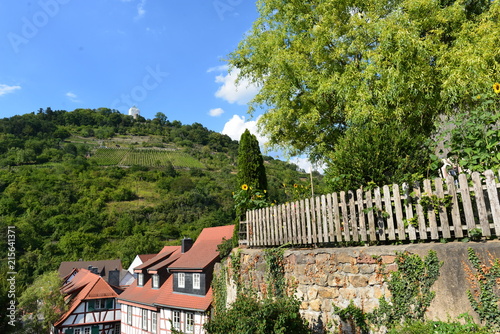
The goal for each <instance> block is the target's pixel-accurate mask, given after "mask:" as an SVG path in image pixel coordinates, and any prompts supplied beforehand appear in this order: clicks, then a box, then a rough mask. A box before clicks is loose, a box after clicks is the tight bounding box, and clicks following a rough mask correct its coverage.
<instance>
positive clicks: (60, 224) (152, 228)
mask: <svg viewBox="0 0 500 334" xmlns="http://www.w3.org/2000/svg"><path fill="white" fill-rule="evenodd" d="M116 143H119V144H116ZM105 145H107V148H104V147H103V146H105ZM117 146H119V147H117ZM99 150H115V151H131V152H135V153H134V154H136V155H137V156H138V157H140V158H138V159H136V160H135V161H136V162H137V164H132V165H118V164H117V163H116V161H115V163H113V162H108V163H103V162H102V157H103V156H102V155H99V153H98V152H99ZM158 152H164V153H167V154H169V155H170V156H174V155H175V156H177V157H181V158H182V159H177V160H176V159H171V160H172V161H170V160H168V159H165V161H163V162H159V163H156V161H157V160H158V159H157V158H147V157H148V156H149V155H151V154H152V153H155V154H158ZM96 153H97V154H96ZM237 154H238V142H237V141H234V140H231V139H230V138H229V137H228V136H226V135H221V134H220V133H216V132H214V131H211V130H208V129H206V128H205V127H203V126H202V125H201V124H197V123H195V124H192V125H183V124H181V123H180V122H179V121H172V122H170V121H168V120H166V117H165V115H162V114H161V115H157V117H156V118H154V119H152V120H147V119H144V118H142V117H139V118H138V119H133V118H132V117H131V116H128V115H123V114H121V113H119V112H117V111H113V110H109V109H104V108H102V109H97V110H91V109H77V110H74V111H70V112H68V111H64V110H56V111H53V110H51V109H50V108H47V109H45V110H42V109H40V110H39V111H38V112H37V113H29V114H25V115H20V116H14V117H11V118H4V119H0V166H1V167H0V221H1V224H2V226H1V231H2V235H3V237H2V238H3V240H7V236H6V233H7V227H8V226H15V232H16V233H15V235H16V239H15V248H16V251H15V261H16V271H17V275H16V288H17V294H18V295H20V294H21V293H22V291H23V290H24V289H26V287H27V286H29V285H30V283H32V282H33V280H34V279H35V278H36V277H37V276H39V275H41V274H43V273H45V272H47V271H50V270H55V269H57V268H58V266H59V264H60V262H61V261H75V260H78V259H83V260H92V259H95V260H101V259H117V258H118V259H121V260H122V262H123V266H124V268H126V267H127V266H128V265H129V264H130V262H131V261H132V259H133V258H134V257H135V256H136V255H137V254H149V253H156V252H158V250H159V249H161V247H162V246H164V245H169V244H171V245H175V244H179V242H180V239H181V238H183V237H191V238H196V237H197V235H198V234H199V232H200V231H201V230H202V229H203V228H204V227H210V226H219V225H227V224H232V223H234V222H235V218H236V214H235V210H234V206H235V202H234V199H233V193H234V192H235V191H237V190H239V189H240V185H238V181H237V177H236V176H237ZM167 156H168V155H167ZM96 157H100V158H99V159H100V160H99V159H97V158H96ZM151 159H153V160H151ZM155 159H156V160H155ZM141 161H144V162H143V163H142V164H140V162H141ZM147 161H153V162H152V163H147ZM264 161H265V163H264V164H265V166H266V173H267V178H268V182H269V186H268V189H269V191H268V193H269V201H273V202H276V203H282V202H285V201H288V200H292V199H294V198H295V196H297V195H299V194H297V193H296V192H295V193H293V192H292V193H289V192H288V193H287V192H286V185H287V184H289V185H296V186H297V187H298V186H299V185H300V188H298V189H304V191H309V190H307V189H309V183H310V176H309V174H305V173H304V172H303V171H299V170H298V168H297V166H296V165H293V164H289V163H287V162H283V161H280V160H276V159H274V158H272V157H269V156H264ZM193 166H195V167H193ZM313 179H314V183H315V184H314V190H315V191H316V192H318V193H319V192H321V191H324V187H323V178H322V176H321V175H320V174H318V173H314V174H313ZM294 189H295V188H294ZM0 247H1V250H0V251H1V253H2V254H4V256H5V255H6V254H7V253H8V252H7V247H8V245H7V243H5V242H4V243H2V244H1V246H0ZM6 265H7V261H6V259H4V261H2V266H4V268H2V271H1V275H2V276H3V277H1V282H2V286H1V294H0V298H1V299H2V300H1V304H2V305H5V303H6V302H7V289H8V287H7V281H6V276H5V275H6V274H5V273H6V272H7V271H8V270H6V269H7V268H6ZM1 320H2V324H5V320H6V319H5V318H3V319H1Z"/></svg>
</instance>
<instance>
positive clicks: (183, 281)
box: [177, 273, 186, 288]
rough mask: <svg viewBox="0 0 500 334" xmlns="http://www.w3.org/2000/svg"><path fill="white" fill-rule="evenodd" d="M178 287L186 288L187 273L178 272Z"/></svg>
mask: <svg viewBox="0 0 500 334" xmlns="http://www.w3.org/2000/svg"><path fill="white" fill-rule="evenodd" d="M177 287H178V288H185V287H186V274H184V273H178V274H177Z"/></svg>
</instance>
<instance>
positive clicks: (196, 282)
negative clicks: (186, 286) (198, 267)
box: [193, 274, 201, 290]
mask: <svg viewBox="0 0 500 334" xmlns="http://www.w3.org/2000/svg"><path fill="white" fill-rule="evenodd" d="M200 285H201V275H200V274H193V289H196V290H199V289H201V288H200Z"/></svg>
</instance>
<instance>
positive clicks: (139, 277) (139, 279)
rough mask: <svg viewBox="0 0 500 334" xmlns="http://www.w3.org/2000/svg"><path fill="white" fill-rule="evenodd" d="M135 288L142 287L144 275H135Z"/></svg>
mask: <svg viewBox="0 0 500 334" xmlns="http://www.w3.org/2000/svg"><path fill="white" fill-rule="evenodd" d="M137 286H144V274H143V273H140V274H138V275H137Z"/></svg>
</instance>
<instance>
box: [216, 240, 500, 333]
mask: <svg viewBox="0 0 500 334" xmlns="http://www.w3.org/2000/svg"><path fill="white" fill-rule="evenodd" d="M469 247H471V248H473V249H474V250H475V251H476V252H477V253H478V255H479V256H480V258H482V259H485V260H487V259H488V255H489V254H491V255H492V256H493V257H495V258H500V241H498V240H494V241H488V242H477V243H475V242H474V243H462V242H452V243H447V244H441V243H433V244H410V245H397V246H367V247H351V248H317V249H287V250H285V253H284V269H285V278H286V280H287V286H288V289H289V293H293V294H294V295H295V296H296V297H297V298H298V299H299V300H300V301H301V313H302V315H303V317H304V318H305V319H307V320H308V321H309V323H310V324H311V327H313V328H314V329H315V332H316V333H325V332H328V330H327V328H328V325H329V324H332V323H334V321H337V320H338V318H337V317H336V316H334V315H333V314H332V309H333V306H332V305H336V306H339V307H346V306H348V305H349V302H350V301H351V300H353V301H354V304H355V305H356V306H358V307H360V308H362V309H363V310H364V311H366V312H371V311H373V310H374V309H375V308H376V307H378V304H379V298H380V297H382V296H385V297H388V298H390V295H391V294H390V291H389V290H388V288H387V279H388V277H387V275H386V274H387V273H390V272H391V271H394V270H397V264H396V263H395V254H396V252H404V251H408V252H410V253H414V254H418V255H420V256H421V257H422V258H423V257H424V256H426V255H427V254H428V252H429V250H434V251H436V253H437V256H438V258H439V261H442V262H443V266H442V267H441V269H440V276H439V279H438V280H437V281H436V283H435V284H434V286H433V288H432V289H433V291H435V292H436V297H435V298H434V300H433V302H432V304H431V306H430V308H429V309H428V311H427V313H426V317H427V318H428V319H432V320H444V321H446V320H449V319H455V318H456V317H458V316H459V315H460V314H462V313H464V312H468V313H469V314H471V315H473V316H475V314H474V311H473V310H472V308H471V306H470V303H469V301H468V299H467V295H466V291H467V290H468V289H469V283H468V281H467V279H466V274H465V271H464V266H465V265H466V264H468V263H469V262H468V259H467V249H468V248H469ZM240 263H241V267H240V271H239V276H240V279H241V282H243V284H245V285H246V286H247V287H251V288H252V289H254V291H258V293H259V294H261V295H265V294H266V293H267V286H266V279H265V273H266V268H267V265H266V263H265V259H264V252H263V250H262V249H241V253H240ZM225 265H226V266H228V267H229V272H228V275H227V277H231V275H232V269H231V268H230V266H231V265H230V261H226V262H225ZM227 292H228V294H227V296H228V303H231V302H232V301H233V300H234V299H235V298H236V288H235V285H234V282H229V281H228V283H227ZM475 319H476V320H478V319H477V317H475Z"/></svg>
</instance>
